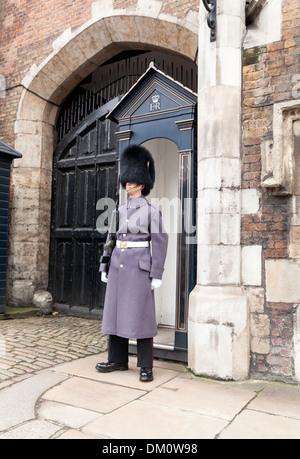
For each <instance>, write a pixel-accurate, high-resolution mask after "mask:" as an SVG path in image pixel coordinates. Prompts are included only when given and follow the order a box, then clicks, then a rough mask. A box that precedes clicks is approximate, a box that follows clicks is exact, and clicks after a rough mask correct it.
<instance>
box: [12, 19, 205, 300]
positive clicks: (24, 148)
mask: <svg viewBox="0 0 300 459" xmlns="http://www.w3.org/2000/svg"><path fill="white" fill-rule="evenodd" d="M197 47H198V37H197V34H196V33H195V31H191V30H189V29H188V28H186V27H185V26H184V25H182V24H181V22H180V19H176V18H174V17H171V16H170V21H168V20H166V18H164V20H161V19H158V18H153V17H146V16H137V15H128V14H126V15H124V16H122V15H120V16H107V17H103V18H101V19H99V20H97V21H95V22H89V23H88V24H86V25H85V26H83V27H81V28H80V30H79V31H76V32H74V33H72V32H71V31H66V32H65V33H64V34H63V35H62V36H61V37H60V38H59V39H57V40H56V42H55V43H53V48H54V52H53V53H52V54H51V55H50V56H48V58H47V59H46V60H45V61H44V62H43V63H42V64H41V65H40V66H39V67H37V66H36V65H33V66H32V68H31V70H30V71H29V72H28V74H27V75H26V77H25V78H24V79H23V81H22V84H23V85H24V86H25V87H26V88H27V89H24V91H23V92H22V95H21V98H20V102H19V108H18V113H17V118H16V123H15V134H16V142H15V146H16V149H17V150H19V151H21V152H22V154H23V158H22V161H19V162H18V163H17V164H15V165H14V168H13V173H12V189H13V201H12V211H11V227H10V254H9V262H8V301H9V303H11V304H19V305H20V304H22V305H28V304H31V303H32V298H33V295H34V292H35V291H36V290H37V289H40V288H47V285H48V263H49V240H50V213H51V182H52V157H53V151H54V145H55V128H54V126H55V121H56V117H57V114H58V111H59V106H60V104H61V103H62V101H63V100H64V98H65V97H66V96H67V95H68V94H69V93H70V91H71V90H72V89H73V88H74V87H75V86H76V85H77V84H78V83H79V82H80V81H81V80H82V79H83V78H84V77H86V76H87V75H88V74H89V73H90V72H92V71H93V70H95V69H96V68H97V67H99V65H101V64H102V63H104V62H105V61H107V60H108V59H110V58H111V57H113V56H114V55H116V54H117V53H119V52H120V51H122V50H124V49H137V48H143V49H145V48H146V49H152V50H154V49H157V50H168V52H170V53H175V54H181V55H182V56H185V57H188V58H190V59H192V60H194V59H195V56H196V52H197ZM37 95H38V96H37Z"/></svg>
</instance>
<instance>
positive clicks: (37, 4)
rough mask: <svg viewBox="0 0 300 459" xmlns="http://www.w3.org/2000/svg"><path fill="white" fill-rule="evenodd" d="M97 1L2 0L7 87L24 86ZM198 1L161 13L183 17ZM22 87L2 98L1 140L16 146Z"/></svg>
mask: <svg viewBox="0 0 300 459" xmlns="http://www.w3.org/2000/svg"><path fill="white" fill-rule="evenodd" d="M94 1H95V0H76V1H74V0H63V1H61V2H55V1H54V0H34V1H33V0H30V1H25V0H19V1H18V2H16V1H15V0H0V74H1V75H4V76H5V78H6V87H7V88H11V87H13V86H16V85H18V84H20V83H21V81H22V79H23V77H24V76H25V75H26V73H27V72H28V70H29V69H30V68H31V66H32V65H33V64H36V65H39V64H40V63H41V62H43V60H44V59H46V57H47V56H48V55H49V54H50V53H51V52H52V51H53V48H52V43H53V41H54V40H55V39H56V38H57V37H58V36H59V35H61V34H62V33H63V32H64V31H65V30H66V29H68V28H71V29H72V30H76V28H77V27H79V26H81V25H82V24H84V23H85V22H87V21H88V20H90V19H91V18H92V9H91V5H92V3H94ZM137 3H138V0H112V4H113V8H114V9H123V8H124V9H125V8H129V9H132V10H134V9H135V7H136V5H137ZM198 4H199V2H198V0H191V1H188V0H183V1H181V0H175V1H174V0H162V13H166V14H174V15H175V16H178V17H184V16H185V15H186V14H187V13H188V11H189V10H190V9H192V10H197V9H198ZM20 94H21V88H15V89H11V90H7V91H6V93H5V97H3V93H2V96H0V138H1V139H2V140H4V141H5V142H6V143H7V144H9V145H11V146H14V134H13V132H14V127H13V126H14V120H15V114H16V110H17V104H18V101H19V98H20Z"/></svg>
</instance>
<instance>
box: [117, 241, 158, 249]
mask: <svg viewBox="0 0 300 459" xmlns="http://www.w3.org/2000/svg"><path fill="white" fill-rule="evenodd" d="M116 242H117V247H119V248H121V249H129V248H131V247H150V242H149V241H140V242H133V241H116Z"/></svg>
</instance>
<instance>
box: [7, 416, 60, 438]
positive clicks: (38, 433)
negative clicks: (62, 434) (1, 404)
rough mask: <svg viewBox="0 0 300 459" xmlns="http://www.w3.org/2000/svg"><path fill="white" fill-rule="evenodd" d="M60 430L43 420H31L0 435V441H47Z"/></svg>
mask: <svg viewBox="0 0 300 459" xmlns="http://www.w3.org/2000/svg"><path fill="white" fill-rule="evenodd" d="M61 429H62V427H61V426H58V425H56V424H53V423H51V422H48V421H44V420H39V419H37V420H33V421H29V422H26V423H25V424H22V425H20V426H18V427H16V428H13V429H11V430H9V431H7V432H5V433H3V434H0V439H2V440H19V439H22V440H47V439H49V438H51V437H53V435H55V434H56V433H57V432H59V431H60V430H61Z"/></svg>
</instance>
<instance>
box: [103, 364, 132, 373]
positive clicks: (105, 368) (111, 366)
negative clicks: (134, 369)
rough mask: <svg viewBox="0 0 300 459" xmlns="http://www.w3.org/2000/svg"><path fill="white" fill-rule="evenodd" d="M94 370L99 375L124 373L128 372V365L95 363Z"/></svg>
mask: <svg viewBox="0 0 300 459" xmlns="http://www.w3.org/2000/svg"><path fill="white" fill-rule="evenodd" d="M96 370H98V371H100V372H101V373H110V372H112V371H126V370H128V363H114V362H105V363H97V365H96Z"/></svg>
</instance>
